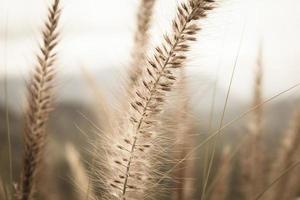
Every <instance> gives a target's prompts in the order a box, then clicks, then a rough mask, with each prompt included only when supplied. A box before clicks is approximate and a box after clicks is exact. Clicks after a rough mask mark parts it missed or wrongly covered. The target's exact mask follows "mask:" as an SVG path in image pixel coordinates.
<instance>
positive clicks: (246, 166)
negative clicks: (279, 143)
mask: <svg viewBox="0 0 300 200" xmlns="http://www.w3.org/2000/svg"><path fill="white" fill-rule="evenodd" d="M261 51H262V49H261V48H260V49H259V56H258V59H257V66H256V73H255V86H254V99H253V107H254V106H257V105H261V103H262V102H263V100H262V81H263V65H262V52H261ZM245 145H246V146H245V148H243V150H242V152H241V157H240V160H241V166H240V167H241V179H242V180H241V190H242V193H243V195H244V198H245V199H253V198H254V196H255V195H256V194H258V193H259V192H261V191H262V189H263V187H264V185H265V180H266V176H265V174H266V172H265V168H266V167H265V164H266V163H265V156H264V155H265V149H264V141H263V108H262V107H261V106H260V107H258V108H257V109H255V110H254V112H253V115H252V118H251V119H250V122H249V136H248V141H247V142H246V144H245ZM249 149H250V151H249Z"/></svg>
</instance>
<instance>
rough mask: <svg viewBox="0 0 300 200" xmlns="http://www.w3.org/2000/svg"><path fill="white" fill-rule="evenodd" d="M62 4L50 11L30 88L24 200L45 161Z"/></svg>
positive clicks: (22, 180)
mask: <svg viewBox="0 0 300 200" xmlns="http://www.w3.org/2000/svg"><path fill="white" fill-rule="evenodd" d="M59 2H60V1H59V0H54V2H53V4H52V6H51V7H50V8H49V10H48V19H47V21H46V22H45V27H44V30H43V43H42V45H41V48H40V55H38V56H37V61H38V62H37V65H36V68H35V70H34V72H33V74H32V75H31V79H30V81H29V84H28V88H27V92H28V97H27V101H28V107H27V110H26V113H25V128H24V160H23V170H22V177H21V183H20V187H21V188H20V189H21V192H20V197H19V199H21V200H28V199H30V197H31V195H32V193H33V190H34V183H35V181H36V174H37V172H38V170H39V165H40V163H41V161H42V159H43V152H44V145H45V140H46V133H45V126H46V123H47V121H48V115H49V113H50V111H51V109H52V100H53V94H52V87H53V79H54V71H55V70H54V66H53V65H54V62H55V60H56V53H55V52H54V50H55V47H56V46H57V43H58V35H59V32H58V31H57V26H58V21H59V18H60V8H59Z"/></svg>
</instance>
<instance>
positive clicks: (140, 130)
mask: <svg viewBox="0 0 300 200" xmlns="http://www.w3.org/2000/svg"><path fill="white" fill-rule="evenodd" d="M214 5H215V4H214V1H212V0H190V1H188V2H187V3H183V4H181V5H180V6H178V9H177V15H176V17H175V19H174V20H173V26H172V32H171V33H170V34H166V35H165V37H164V41H163V42H162V44H161V45H160V46H158V47H156V48H155V50H154V55H153V56H152V57H151V59H149V60H148V64H147V66H146V67H145V68H143V69H144V71H143V76H142V78H141V79H140V80H139V81H138V84H137V87H136V88H134V89H133V90H132V95H131V96H132V98H131V99H130V103H129V106H130V108H129V111H128V113H127V114H126V116H124V117H125V119H124V121H123V122H121V123H120V124H121V125H122V126H121V127H120V130H119V131H118V133H119V134H121V135H123V138H122V137H117V138H115V139H116V140H115V141H113V142H111V144H110V145H111V146H114V148H113V149H112V150H111V152H110V153H108V155H107V157H108V161H107V162H105V165H106V166H105V167H106V168H107V169H108V170H107V171H108V173H105V174H104V176H105V177H106V178H105V180H106V181H105V182H106V183H107V189H108V191H107V193H108V194H109V197H108V198H110V199H144V198H146V199H147V198H151V197H150V196H151V194H149V193H147V188H152V187H151V183H153V182H155V181H154V180H156V178H157V177H155V174H156V175H157V170H158V169H157V168H155V169H153V168H152V166H153V165H152V159H157V160H159V158H158V157H159V154H155V153H154V152H155V147H157V146H160V145H161V144H160V141H159V139H160V137H159V135H158V134H159V131H157V130H155V128H156V125H157V123H158V121H157V117H158V115H159V114H160V113H161V111H162V107H163V105H164V103H165V101H166V94H167V93H169V92H170V91H171V90H172V89H173V85H174V83H175V82H176V79H177V76H178V75H177V73H178V72H179V68H181V67H183V66H184V63H185V61H186V52H187V51H189V49H190V44H191V42H194V41H195V40H196V34H197V33H198V31H199V30H200V27H199V25H198V24H197V22H198V20H199V19H202V18H205V17H206V14H207V12H208V11H210V10H212V9H213V7H214ZM160 153H162V152H160ZM160 175H161V174H160ZM149 184H150V185H149ZM158 189H159V188H158ZM160 189H161V190H163V188H160ZM156 192H157V193H159V191H158V190H157V191H156ZM145 196H147V197H145Z"/></svg>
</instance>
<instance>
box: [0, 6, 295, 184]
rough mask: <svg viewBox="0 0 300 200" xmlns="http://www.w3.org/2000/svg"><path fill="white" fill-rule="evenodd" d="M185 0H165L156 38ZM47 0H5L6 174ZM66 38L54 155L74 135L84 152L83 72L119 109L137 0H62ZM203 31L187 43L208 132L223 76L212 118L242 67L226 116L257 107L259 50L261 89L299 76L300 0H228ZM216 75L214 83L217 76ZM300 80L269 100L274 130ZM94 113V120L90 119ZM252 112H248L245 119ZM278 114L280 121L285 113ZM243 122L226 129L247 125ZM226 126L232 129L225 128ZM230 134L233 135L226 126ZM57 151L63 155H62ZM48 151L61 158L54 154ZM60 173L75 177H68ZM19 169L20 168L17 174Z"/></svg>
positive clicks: (1, 154)
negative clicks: (190, 45) (254, 102)
mask: <svg viewBox="0 0 300 200" xmlns="http://www.w3.org/2000/svg"><path fill="white" fill-rule="evenodd" d="M180 2H181V1H179V0H158V3H157V4H156V7H155V15H154V21H153V25H152V28H151V46H155V45H156V44H159V41H160V39H161V38H162V35H163V33H165V32H166V31H168V30H169V29H170V21H171V19H172V18H173V16H174V14H175V9H176V5H177V4H178V3H180ZM49 3H50V2H49V1H47V0H26V1H23V0H0V175H1V176H2V177H5V178H4V179H7V178H8V173H7V171H8V156H7V155H8V150H7V131H9V132H10V134H11V136H12V144H13V163H14V171H15V173H16V174H18V171H19V169H18V166H19V163H20V161H21V135H22V112H23V109H24V100H25V91H24V89H25V83H26V81H27V80H28V76H29V74H30V70H31V69H32V68H33V67H34V65H35V53H36V52H38V47H39V46H38V43H39V41H40V39H41V38H40V30H41V28H42V26H43V20H44V19H45V17H46V16H45V15H44V14H45V12H46V9H47V6H48V5H49ZM62 4H63V6H62V7H63V14H62V21H61V28H60V30H61V33H62V34H61V43H60V45H59V48H58V58H59V59H58V60H59V61H58V65H57V74H58V80H57V82H56V88H55V89H56V91H57V96H56V102H57V106H56V109H55V111H54V113H53V114H52V116H55V117H52V118H51V122H50V125H49V132H51V137H50V140H51V141H52V140H53V141H54V142H53V143H51V144H52V145H53V147H52V148H53V149H54V151H55V152H57V154H55V156H56V157H55V159H63V158H60V157H62V155H61V153H59V152H62V151H64V149H63V148H64V144H65V143H66V142H71V143H74V144H76V145H77V147H78V148H79V149H80V151H82V152H83V153H86V149H87V146H86V145H87V144H88V141H87V139H86V136H85V134H83V132H84V133H87V134H89V132H91V129H92V128H91V123H90V122H89V121H90V120H91V121H93V120H96V116H97V115H101V113H95V110H94V109H92V108H93V105H94V103H95V99H94V98H95V96H93V94H92V92H91V90H90V88H89V86H88V84H87V80H86V78H85V77H84V75H83V74H84V73H83V71H85V72H88V73H90V74H92V76H93V77H94V78H95V79H96V81H97V83H98V85H99V86H100V88H101V89H102V90H103V94H104V95H105V96H106V97H107V99H108V102H109V103H110V106H112V107H113V108H115V109H118V106H119V105H117V99H119V98H120V97H121V95H122V91H123V89H124V87H123V86H124V79H125V78H126V70H127V68H128V66H127V64H128V62H129V59H130V52H131V48H132V45H133V34H134V31H135V22H136V19H135V18H136V13H137V10H136V9H137V8H138V4H139V1H138V0H110V1H109V0H85V1H82V0H63V1H62ZM202 26H203V31H201V33H200V34H199V41H198V42H197V43H196V44H195V45H194V46H193V49H192V51H191V52H190V53H189V60H188V64H187V70H188V81H189V82H188V83H189V86H190V94H191V100H192V105H193V108H194V109H193V112H194V113H193V114H194V116H195V118H196V120H197V121H198V122H199V129H200V130H201V131H199V134H207V132H208V127H207V126H208V125H207V124H208V117H207V115H208V114H209V113H210V105H211V103H212V96H213V94H212V93H213V90H214V87H215V86H216V104H215V109H214V118H213V122H214V124H215V125H216V124H218V123H219V120H220V117H221V111H222V109H223V106H224V101H225V97H226V94H227V91H228V87H229V83H230V77H231V75H232V73H233V69H234V67H235V71H234V76H233V82H232V87H231V91H230V96H229V102H228V107H227V109H226V114H225V122H227V121H230V120H231V119H233V118H234V117H235V116H237V115H239V114H240V113H242V112H244V111H245V110H247V109H249V107H250V106H251V101H252V97H253V85H254V76H255V70H254V69H255V66H256V62H257V59H258V55H259V50H261V58H262V62H263V74H264V77H263V97H264V99H267V98H270V97H271V96H273V95H276V94H278V93H280V92H282V91H283V90H286V89H288V88H290V87H292V86H293V85H295V84H297V83H300V78H299V74H300V39H299V35H300V1H298V0H285V1H280V0H257V1H253V0H224V1H220V6H219V8H217V9H216V10H215V11H214V12H213V13H212V14H211V15H210V16H209V18H208V19H207V20H205V21H203V22H202ZM215 84H216V85H215ZM299 92H300V89H299V88H296V89H293V90H292V91H290V92H288V93H286V94H283V95H281V96H280V97H278V98H276V99H275V100H273V101H272V102H270V103H269V104H267V105H266V106H265V107H264V109H265V124H266V131H269V132H271V133H272V134H280V133H282V131H283V130H284V129H285V128H286V127H287V120H289V119H290V116H291V113H292V111H293V110H294V109H295V107H297V105H298V104H299V94H300V93H299ZM87 119H89V120H87ZM243 120H245V119H242V120H241V121H243ZM279 121H280V123H278V122H279ZM244 128H245V126H244V124H243V123H242V122H238V123H235V124H233V125H232V126H230V127H229V128H228V129H226V133H227V132H228V133H230V132H243V130H244ZM224 135H226V134H224ZM224 137H226V136H224ZM57 157H59V158H57ZM50 159H54V158H53V157H51V158H50ZM57 176H60V178H61V179H62V182H64V181H65V182H68V181H69V180H68V177H62V176H61V173H60V175H57ZM17 178H18V176H17V175H16V177H15V180H17Z"/></svg>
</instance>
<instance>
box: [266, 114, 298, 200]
mask: <svg viewBox="0 0 300 200" xmlns="http://www.w3.org/2000/svg"><path fill="white" fill-rule="evenodd" d="M299 121H300V110H299V109H298V110H297V111H296V113H295V116H294V118H293V120H291V125H290V128H289V129H288V130H287V132H286V134H285V135H284V138H283V141H282V144H281V147H280V149H279V152H278V157H277V159H276V161H275V163H274V165H273V168H272V170H271V174H270V181H271V180H274V179H275V178H276V177H277V176H278V175H279V174H281V173H282V172H283V171H284V170H286V169H288V168H289V167H290V166H291V165H293V164H294V163H295V162H297V161H299V155H300V123H299ZM294 170H298V171H299V169H297V168H295V169H294ZM294 170H293V171H292V172H291V173H289V174H287V175H286V176H285V177H283V178H282V179H281V180H279V181H278V182H277V183H276V184H275V185H274V186H273V187H272V189H270V190H269V191H268V192H267V199H270V200H271V199H272V200H281V199H286V197H291V198H295V197H296V194H297V192H299V188H296V189H295V186H292V184H293V182H294V181H295V180H294V178H296V176H295V175H296V174H298V173H296V171H294ZM294 173H295V174H294ZM296 179H297V178H296ZM298 181H299V179H298ZM297 185H298V186H299V185H300V184H299V182H298V184H297ZM293 188H294V189H295V190H294V189H293ZM291 198H288V199H291Z"/></svg>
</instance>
